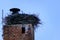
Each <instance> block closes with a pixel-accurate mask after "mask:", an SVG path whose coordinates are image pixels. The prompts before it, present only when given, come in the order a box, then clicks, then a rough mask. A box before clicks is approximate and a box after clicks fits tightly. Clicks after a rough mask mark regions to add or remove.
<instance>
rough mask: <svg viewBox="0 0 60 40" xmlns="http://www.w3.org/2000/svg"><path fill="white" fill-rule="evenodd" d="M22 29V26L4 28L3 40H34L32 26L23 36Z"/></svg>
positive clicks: (6, 26)
mask: <svg viewBox="0 0 60 40" xmlns="http://www.w3.org/2000/svg"><path fill="white" fill-rule="evenodd" d="M27 25H28V24H27ZM21 27H22V25H5V26H3V40H33V28H32V26H31V25H30V28H31V30H28V31H25V33H23V34H22V28H21ZM28 27H29V26H28Z"/></svg>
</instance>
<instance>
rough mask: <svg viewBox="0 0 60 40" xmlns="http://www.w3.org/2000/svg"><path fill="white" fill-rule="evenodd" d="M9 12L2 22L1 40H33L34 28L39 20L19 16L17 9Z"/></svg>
mask: <svg viewBox="0 0 60 40" xmlns="http://www.w3.org/2000/svg"><path fill="white" fill-rule="evenodd" d="M10 11H11V12H12V14H11V15H8V16H7V17H5V20H4V23H5V24H4V25H3V40H34V29H35V27H34V26H35V25H37V24H38V23H39V18H37V17H36V16H34V15H29V14H20V13H19V11H20V9H18V8H12V9H10Z"/></svg>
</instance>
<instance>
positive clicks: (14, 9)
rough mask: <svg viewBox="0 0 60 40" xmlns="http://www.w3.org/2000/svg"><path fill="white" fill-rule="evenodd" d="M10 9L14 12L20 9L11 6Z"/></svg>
mask: <svg viewBox="0 0 60 40" xmlns="http://www.w3.org/2000/svg"><path fill="white" fill-rule="evenodd" d="M10 11H12V12H13V13H16V12H18V11H20V9H19V8H11V9H10Z"/></svg>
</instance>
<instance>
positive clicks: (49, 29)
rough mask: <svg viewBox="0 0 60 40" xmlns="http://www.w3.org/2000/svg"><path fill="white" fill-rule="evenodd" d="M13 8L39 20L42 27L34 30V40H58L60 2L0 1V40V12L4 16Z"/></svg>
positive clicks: (40, 0) (56, 0) (59, 37)
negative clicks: (35, 16)
mask: <svg viewBox="0 0 60 40" xmlns="http://www.w3.org/2000/svg"><path fill="white" fill-rule="evenodd" d="M14 7H17V8H20V9H21V10H23V11H24V12H25V13H28V14H36V15H37V16H38V17H39V18H40V19H41V22H42V25H40V26H39V27H38V28H37V29H36V30H35V40H60V0H0V25H1V26H0V40H3V39H2V36H1V35H2V24H1V21H2V19H1V17H2V16H1V15H2V12H1V11H2V9H3V10H4V16H6V15H7V14H9V13H10V12H9V9H10V8H14Z"/></svg>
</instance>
